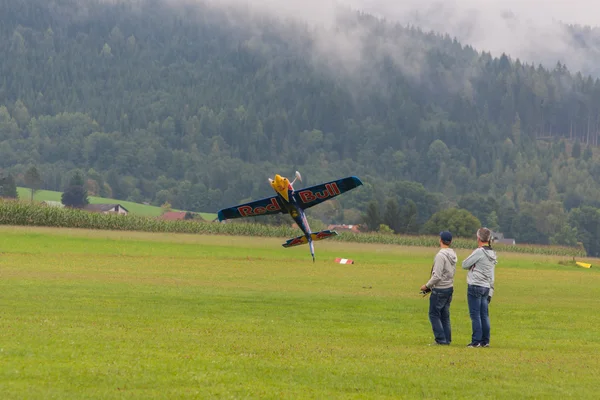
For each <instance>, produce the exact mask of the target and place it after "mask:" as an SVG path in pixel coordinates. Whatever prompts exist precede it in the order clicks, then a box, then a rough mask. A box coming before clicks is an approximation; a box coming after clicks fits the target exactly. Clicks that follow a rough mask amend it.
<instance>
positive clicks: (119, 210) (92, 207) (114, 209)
mask: <svg viewBox="0 0 600 400" xmlns="http://www.w3.org/2000/svg"><path fill="white" fill-rule="evenodd" d="M83 209H84V210H85V211H89V212H96V213H102V214H109V213H113V214H123V215H127V214H129V211H127V209H126V208H125V207H123V206H122V205H120V204H88V205H87V206H85V207H83Z"/></svg>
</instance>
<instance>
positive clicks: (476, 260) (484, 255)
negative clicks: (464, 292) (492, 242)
mask: <svg viewBox="0 0 600 400" xmlns="http://www.w3.org/2000/svg"><path fill="white" fill-rule="evenodd" d="M497 263H498V258H497V256H496V252H495V251H494V250H493V249H492V248H491V247H489V246H483V247H478V248H477V249H475V250H474V251H473V252H472V253H471V255H470V256H469V257H467V258H466V259H465V260H464V261H463V262H462V267H463V269H468V270H469V273H468V274H467V283H468V284H469V285H476V286H482V287H487V288H490V294H489V295H490V296H493V295H494V274H495V267H496V264H497Z"/></svg>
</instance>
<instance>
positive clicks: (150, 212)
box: [17, 187, 217, 221]
mask: <svg viewBox="0 0 600 400" xmlns="http://www.w3.org/2000/svg"><path fill="white" fill-rule="evenodd" d="M17 192H18V193H19V198H20V199H22V200H29V199H31V189H27V188H24V187H19V188H17ZM61 196H62V192H55V191H52V190H38V191H36V192H35V194H34V195H33V200H34V202H35V201H39V202H41V201H61ZM88 199H89V201H90V204H117V203H118V204H121V205H122V206H123V207H125V208H126V209H127V211H129V212H130V213H132V214H135V215H141V216H146V217H158V216H160V215H161V213H162V209H161V208H160V207H157V206H151V205H146V204H139V203H134V202H132V201H122V200H115V199H108V198H105V197H97V196H89V197H88ZM175 211H179V210H175ZM199 214H200V215H201V216H202V218H204V219H205V220H207V221H212V220H213V219H215V218H217V214H216V213H199Z"/></svg>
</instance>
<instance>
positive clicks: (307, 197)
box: [298, 182, 341, 204]
mask: <svg viewBox="0 0 600 400" xmlns="http://www.w3.org/2000/svg"><path fill="white" fill-rule="evenodd" d="M340 193H341V192H340V189H339V188H338V185H337V183H335V182H333V183H328V184H327V185H325V190H323V191H322V192H313V191H312V190H303V191H301V192H299V193H298V196H300V199H301V200H302V202H303V203H305V204H306V203H310V202H313V201H315V200H324V199H327V198H329V197H333V196H337V195H338V194H340Z"/></svg>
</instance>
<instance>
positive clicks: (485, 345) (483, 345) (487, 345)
mask: <svg viewBox="0 0 600 400" xmlns="http://www.w3.org/2000/svg"><path fill="white" fill-rule="evenodd" d="M481 347H490V344H489V343H486V344H482V345H481Z"/></svg>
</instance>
